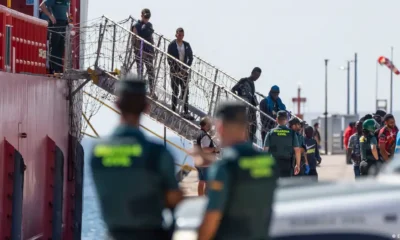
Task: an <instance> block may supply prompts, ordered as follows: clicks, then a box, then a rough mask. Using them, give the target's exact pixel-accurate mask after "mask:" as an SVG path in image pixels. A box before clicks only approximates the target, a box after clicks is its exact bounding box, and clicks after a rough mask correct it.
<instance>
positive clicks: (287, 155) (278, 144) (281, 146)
mask: <svg viewBox="0 0 400 240" xmlns="http://www.w3.org/2000/svg"><path fill="white" fill-rule="evenodd" d="M287 120H288V117H287V113H286V112H285V111H279V112H278V114H277V118H276V122H277V123H278V126H277V127H275V128H273V129H271V130H270V131H269V132H268V134H267V136H266V137H265V142H264V150H265V151H267V152H269V153H271V154H272V156H274V158H275V159H276V161H277V163H278V166H279V177H291V176H293V173H294V175H297V174H299V172H300V160H301V150H300V145H299V140H298V138H297V136H296V132H295V131H293V130H292V129H290V128H288V127H287V126H286V124H287ZM293 154H295V159H296V160H295V161H296V162H295V164H294V165H295V167H294V171H293V160H292V159H293Z"/></svg>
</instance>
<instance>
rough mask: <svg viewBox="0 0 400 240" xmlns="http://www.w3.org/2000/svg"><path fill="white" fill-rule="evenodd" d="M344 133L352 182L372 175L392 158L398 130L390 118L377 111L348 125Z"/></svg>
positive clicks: (383, 112) (392, 118)
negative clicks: (351, 165) (352, 171)
mask: <svg viewBox="0 0 400 240" xmlns="http://www.w3.org/2000/svg"><path fill="white" fill-rule="evenodd" d="M352 131H354V133H353V134H352V135H351V136H349V135H350V134H351V133H352ZM346 132H347V134H346V133H345V136H344V138H345V139H344V142H345V144H346V146H347V150H346V153H347V157H348V159H351V160H352V162H353V167H354V175H355V177H356V178H357V177H360V176H368V175H374V174H375V173H377V171H378V169H379V168H380V167H381V165H382V164H384V163H387V162H388V161H390V160H391V159H392V158H393V156H394V153H395V148H396V143H397V135H398V132H399V129H398V128H397V126H396V121H395V118H394V116H393V115H392V114H386V112H385V111H383V110H377V111H376V113H375V114H367V115H365V116H363V117H362V118H360V119H359V120H358V121H357V122H355V123H350V124H349V128H348V129H347V130H346Z"/></svg>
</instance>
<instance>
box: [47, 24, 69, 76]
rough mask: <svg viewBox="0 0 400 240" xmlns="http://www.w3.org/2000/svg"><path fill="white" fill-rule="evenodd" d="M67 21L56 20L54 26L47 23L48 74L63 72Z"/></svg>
mask: <svg viewBox="0 0 400 240" xmlns="http://www.w3.org/2000/svg"><path fill="white" fill-rule="evenodd" d="M67 25H68V22H67V21H61V20H57V22H56V24H52V23H51V22H50V23H49V28H48V36H49V39H50V40H49V41H50V47H49V52H50V57H49V58H50V60H49V65H50V73H62V72H63V56H64V50H65V31H66V29H67V28H66V27H67Z"/></svg>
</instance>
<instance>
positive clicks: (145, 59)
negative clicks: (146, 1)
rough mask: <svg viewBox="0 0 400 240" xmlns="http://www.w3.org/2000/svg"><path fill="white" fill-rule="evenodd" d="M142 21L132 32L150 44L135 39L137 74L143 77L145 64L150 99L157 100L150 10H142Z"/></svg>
mask: <svg viewBox="0 0 400 240" xmlns="http://www.w3.org/2000/svg"><path fill="white" fill-rule="evenodd" d="M141 17H142V19H141V20H139V21H138V22H137V23H136V24H135V25H134V26H133V27H132V29H131V30H132V32H133V33H135V34H137V35H138V36H139V37H141V38H143V39H144V40H146V41H147V42H149V43H150V44H151V45H150V44H148V43H145V42H142V40H141V39H138V38H133V45H134V51H135V60H136V65H137V73H138V76H141V77H143V75H144V74H143V72H144V71H143V64H144V65H145V66H146V70H147V74H148V79H149V87H150V97H152V98H155V99H157V96H156V94H155V83H154V79H155V75H154V66H153V62H154V48H153V46H152V45H154V40H153V33H154V29H153V25H152V24H151V22H149V20H150V17H151V12H150V9H147V8H145V9H143V10H142V16H141Z"/></svg>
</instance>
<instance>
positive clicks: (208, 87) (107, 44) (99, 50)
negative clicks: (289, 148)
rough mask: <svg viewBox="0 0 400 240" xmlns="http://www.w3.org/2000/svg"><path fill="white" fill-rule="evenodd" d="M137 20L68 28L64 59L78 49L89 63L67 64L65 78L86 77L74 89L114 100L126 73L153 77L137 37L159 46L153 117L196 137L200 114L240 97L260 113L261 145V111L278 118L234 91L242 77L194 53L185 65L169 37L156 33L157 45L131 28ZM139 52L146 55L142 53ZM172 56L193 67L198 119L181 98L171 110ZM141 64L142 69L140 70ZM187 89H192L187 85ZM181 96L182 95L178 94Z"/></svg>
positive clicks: (192, 99)
mask: <svg viewBox="0 0 400 240" xmlns="http://www.w3.org/2000/svg"><path fill="white" fill-rule="evenodd" d="M133 23H134V20H133V19H132V18H129V19H127V20H124V21H120V22H116V21H114V20H112V19H110V18H108V17H105V16H103V17H101V18H99V19H95V20H92V21H89V22H87V23H85V24H81V25H79V26H74V27H72V28H70V29H69V30H68V31H67V33H66V42H67V47H66V56H65V58H66V60H65V62H66V63H69V62H73V61H74V57H75V55H74V53H76V52H77V51H79V52H80V53H81V54H80V59H79V61H80V62H81V63H83V64H84V65H85V69H81V70H76V69H73V68H72V66H66V68H65V73H64V78H66V79H85V80H84V81H83V82H81V84H80V85H79V86H78V87H77V89H76V90H75V91H79V90H84V91H85V92H86V93H88V94H90V95H92V96H93V95H95V97H98V98H100V99H102V100H106V101H111V102H112V101H114V100H115V99H114V90H115V83H116V81H118V79H119V78H120V77H121V76H124V75H125V74H128V73H139V74H143V77H144V78H145V79H148V77H149V73H148V71H144V70H145V68H146V67H141V66H140V64H138V63H137V61H136V59H135V58H137V56H136V55H135V46H134V44H133V42H134V41H133V39H136V41H139V42H140V45H141V46H142V47H143V46H151V47H153V48H154V55H153V58H154V62H153V67H154V78H155V80H154V81H155V93H156V95H157V96H158V97H157V98H152V97H150V96H148V100H149V102H150V111H149V112H148V115H149V117H151V118H152V119H154V120H156V121H157V122H159V123H161V124H163V125H165V126H166V127H167V128H169V129H170V130H172V131H174V132H175V133H176V134H178V135H179V136H182V137H184V138H185V139H187V140H190V141H191V140H193V139H194V138H195V135H196V132H197V131H198V129H199V125H198V122H199V120H200V119H201V118H202V117H204V116H211V117H213V116H214V112H215V110H216V107H217V106H218V104H219V103H220V102H222V101H227V100H236V101H241V102H243V103H244V104H246V105H247V106H248V109H249V110H252V111H253V112H255V113H256V115H257V122H254V123H251V124H254V125H255V126H256V129H257V132H256V140H255V144H256V145H257V146H259V147H261V146H262V140H261V130H262V125H261V122H260V116H264V117H266V118H267V119H269V120H270V121H272V122H275V120H274V119H272V118H271V117H269V116H268V115H266V114H265V113H263V112H260V110H259V109H258V108H256V107H253V106H252V105H250V104H248V103H247V102H246V101H244V100H242V99H241V98H240V97H238V96H237V95H235V94H234V93H232V92H231V91H230V89H231V87H232V86H233V85H234V84H235V83H236V82H237V81H236V80H235V79H234V78H232V77H230V76H229V75H227V74H226V73H224V72H222V71H220V70H219V69H217V68H216V67H214V66H212V65H211V64H208V63H206V62H205V61H203V60H201V59H200V58H198V57H195V62H194V63H193V65H192V66H191V67H189V66H186V65H184V64H183V63H181V62H180V61H179V60H177V59H175V58H174V57H172V56H170V55H169V54H168V53H167V50H166V49H167V46H168V44H169V40H167V39H166V38H164V37H163V36H161V35H157V34H156V35H155V36H156V37H155V39H154V40H155V41H154V42H155V44H154V45H153V44H151V43H149V42H147V41H146V40H144V39H142V38H140V37H139V36H137V35H135V34H134V33H133V32H131V31H130V29H131V26H132V24H133ZM71 33H74V34H71ZM76 36H80V40H79V41H83V42H84V44H79V46H81V49H76V48H77V45H76V44H75V45H74V44H73V43H74V42H76ZM68 43H70V44H68ZM74 46H75V47H74ZM82 46H84V49H82ZM136 50H137V49H136ZM82 53H83V54H82ZM140 56H142V55H141V54H140ZM139 61H142V59H139ZM169 61H170V62H174V63H175V64H177V65H179V66H184V67H187V68H188V69H189V74H190V75H189V80H188V89H189V112H190V114H191V115H192V116H193V118H194V120H187V119H185V118H184V117H182V116H181V114H180V113H181V112H182V110H183V102H182V100H178V112H174V111H172V110H171V99H172V94H173V93H172V88H171V73H170V69H169V64H168V62H169ZM81 65H82V64H81ZM138 65H139V66H138ZM144 66H145V65H144ZM138 67H139V68H140V70H143V71H138ZM206 68H207V69H208V70H206ZM210 69H211V70H210ZM211 72H213V73H211ZM178 77H179V76H178ZM99 89H101V90H99ZM184 94H185V95H186V94H188V93H187V91H185V93H184ZM185 95H184V96H183V99H184V97H185ZM259 96H261V95H259ZM177 97H178V99H179V96H177Z"/></svg>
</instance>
